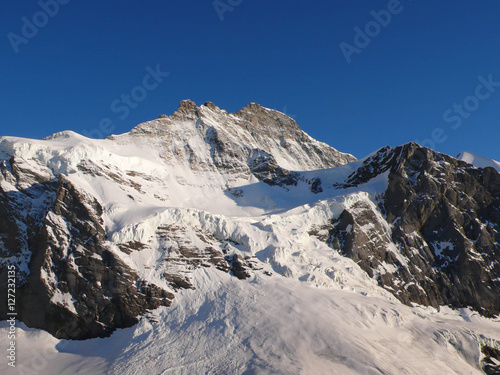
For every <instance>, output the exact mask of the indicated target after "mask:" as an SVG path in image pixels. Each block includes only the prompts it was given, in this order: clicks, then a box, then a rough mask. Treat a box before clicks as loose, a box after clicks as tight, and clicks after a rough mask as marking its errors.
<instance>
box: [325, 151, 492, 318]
mask: <svg viewBox="0 0 500 375" xmlns="http://www.w3.org/2000/svg"><path fill="white" fill-rule="evenodd" d="M381 173H388V181H389V183H388V188H387V190H386V192H385V194H384V195H383V196H382V197H380V201H379V207H378V208H376V207H375V205H373V207H371V206H370V205H367V204H366V203H364V202H358V203H356V204H354V205H353V206H352V207H350V208H349V209H346V210H345V211H344V212H343V213H342V214H341V215H340V218H339V219H338V221H336V222H335V223H332V224H331V225H330V237H329V239H328V241H329V243H330V244H331V246H332V247H333V248H335V249H337V250H339V251H341V252H342V253H343V254H345V255H346V256H348V257H350V258H352V259H354V260H355V261H356V262H358V264H359V265H360V266H361V267H362V268H363V269H364V270H365V271H366V272H367V273H368V274H369V275H370V276H372V277H374V278H376V279H377V280H378V282H379V284H380V285H381V286H383V287H385V288H386V289H387V290H389V291H391V292H392V293H393V294H394V295H395V296H396V297H397V298H398V299H400V300H401V301H402V302H404V303H411V302H416V303H419V304H423V305H431V306H435V307H437V306H439V305H449V306H452V307H467V306H470V307H472V308H474V309H475V310H477V311H479V312H480V313H482V314H484V315H486V316H493V315H496V314H498V313H499V312H500V231H499V230H500V174H499V173H498V172H497V171H496V170H494V169H493V168H486V169H478V168H474V167H472V166H470V165H468V164H466V163H464V162H461V161H458V160H456V159H454V158H452V157H449V156H447V155H443V154H439V153H437V152H434V151H432V150H430V149H427V148H423V147H420V146H418V145H417V144H414V143H413V144H407V145H404V146H401V147H397V148H395V149H390V148H384V149H381V150H380V151H379V152H378V153H376V154H375V155H373V156H372V157H371V158H369V159H367V160H366V161H365V162H364V164H363V166H362V167H360V168H359V169H358V170H357V171H356V172H354V173H353V174H352V175H351V176H349V178H348V179H347V181H346V184H345V185H344V186H357V185H359V184H362V183H364V182H367V181H369V180H371V179H372V178H373V177H375V176H377V175H379V174H381Z"/></svg>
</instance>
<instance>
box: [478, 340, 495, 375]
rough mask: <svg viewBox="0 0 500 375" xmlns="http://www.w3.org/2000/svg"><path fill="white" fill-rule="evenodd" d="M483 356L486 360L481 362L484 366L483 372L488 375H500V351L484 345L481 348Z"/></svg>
mask: <svg viewBox="0 0 500 375" xmlns="http://www.w3.org/2000/svg"><path fill="white" fill-rule="evenodd" d="M481 354H483V356H484V358H483V360H482V361H481V362H482V365H483V371H484V372H485V373H486V374H487V375H500V365H499V364H498V363H500V350H498V349H496V348H492V347H490V346H488V345H483V347H482V348H481Z"/></svg>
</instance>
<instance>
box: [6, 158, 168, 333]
mask: <svg viewBox="0 0 500 375" xmlns="http://www.w3.org/2000/svg"><path fill="white" fill-rule="evenodd" d="M9 164H10V165H9V166H5V168H4V172H5V173H3V178H4V179H5V180H9V181H10V182H11V183H13V184H15V186H16V187H17V188H18V190H17V191H8V192H6V191H4V190H3V189H0V190H1V191H0V208H1V210H2V212H3V213H5V215H2V219H1V220H0V233H1V234H2V239H3V242H2V252H3V253H2V255H3V256H5V255H11V256H19V257H28V259H25V263H28V264H29V274H28V273H27V272H18V275H17V276H18V289H17V302H18V304H17V312H18V319H20V320H21V321H23V322H24V323H26V324H27V325H28V326H30V327H35V328H42V329H45V330H47V331H48V332H50V333H51V334H53V335H54V336H56V337H58V338H65V339H85V338H90V337H96V336H100V337H103V336H107V335H109V334H110V333H111V332H112V331H113V330H115V329H116V328H122V327H129V326H131V325H133V324H135V323H136V322H137V316H139V315H141V314H143V313H145V312H146V311H147V310H148V309H154V308H157V307H159V306H162V305H163V306H168V305H170V303H171V300H172V298H173V295H172V294H171V293H169V292H167V291H165V290H162V289H160V288H159V287H157V286H156V285H152V284H148V283H145V282H144V281H142V280H139V277H138V276H137V275H136V274H135V273H134V272H133V271H132V270H131V269H130V268H129V267H128V266H127V265H125V264H124V263H123V262H122V261H121V260H120V258H119V257H118V256H117V255H116V254H115V253H114V251H113V250H112V249H110V248H109V247H108V246H107V245H106V242H105V232H104V228H103V223H102V218H101V215H102V208H101V206H100V204H99V203H98V202H97V201H96V200H95V199H94V198H93V197H91V196H89V195H87V194H85V193H83V192H81V191H79V190H78V189H77V188H75V187H74V186H73V185H72V184H71V182H69V181H68V180H66V179H65V178H64V177H63V176H60V177H59V179H50V178H49V177H53V176H49V175H45V176H43V175H38V176H31V175H32V173H33V172H30V173H26V175H22V174H20V173H19V171H20V170H21V166H22V162H17V161H16V160H11V161H10V163H9ZM19 164H21V165H19ZM10 171H12V172H10ZM26 171H27V170H26ZM42 172H45V171H43V170H42ZM35 177H37V178H35ZM35 181H39V182H35ZM32 183H34V184H33V185H30V184H32ZM23 186H27V187H26V188H25V189H23ZM40 197H42V198H45V205H43V206H41V207H42V208H40V207H38V209H37V211H34V212H32V213H31V215H28V216H27V217H22V212H23V211H22V210H20V208H21V207H20V206H21V205H23V206H24V207H31V206H33V200H34V199H40ZM42 211H43V212H42ZM5 252H7V254H5V255H4V253H5ZM26 254H27V255H26ZM5 273H6V267H5V265H3V266H2V270H1V273H0V276H1V277H2V278H4V277H5ZM5 308H6V306H5V305H2V306H1V308H0V318H1V319H6V317H7V316H6V312H7V311H6V309H5Z"/></svg>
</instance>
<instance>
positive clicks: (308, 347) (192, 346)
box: [0, 269, 500, 375]
mask: <svg viewBox="0 0 500 375" xmlns="http://www.w3.org/2000/svg"><path fill="white" fill-rule="evenodd" d="M353 272H356V271H353ZM196 287H197V289H196V290H194V291H193V290H188V291H183V292H182V293H180V295H178V296H177V297H176V299H175V302H174V305H173V306H171V307H170V308H161V309H159V310H156V311H154V312H152V313H151V314H150V315H149V316H148V317H144V318H143V319H142V320H141V322H140V323H139V324H138V325H137V326H135V327H132V328H128V329H122V330H118V331H117V332H115V333H114V334H113V336H111V337H109V338H105V339H92V340H87V341H84V342H81V341H59V340H56V339H54V338H53V337H51V336H50V335H48V334H47V333H45V332H43V331H38V330H32V329H28V328H26V327H25V326H22V328H19V329H18V343H19V346H18V353H19V357H18V363H19V364H20V365H21V367H20V368H19V370H20V369H23V370H25V371H26V372H25V373H30V372H28V370H29V369H33V370H36V372H35V373H37V374H61V375H63V374H68V375H69V374H120V375H132V374H186V375H187V374H189V375H191V374H394V375H396V374H418V375H423V374H429V375H433V374H450V375H451V374H464V375H470V374H481V373H482V372H481V371H480V368H479V361H480V357H481V354H480V351H479V349H478V348H479V347H480V346H481V344H483V343H490V344H491V342H492V339H493V340H500V329H499V324H498V322H495V321H492V320H488V319H485V318H481V317H479V316H478V315H477V314H474V313H471V312H470V311H468V310H466V309H464V310H462V311H450V310H448V309H443V310H442V311H441V312H437V311H436V310H434V309H432V308H428V309H424V308H421V307H413V308H412V307H408V306H403V305H401V304H400V303H398V302H396V301H394V300H390V299H385V298H383V297H368V296H365V295H363V294H362V293H361V294H360V293H352V292H351V291H345V290H339V289H330V288H317V287H312V286H310V285H308V284H307V283H302V282H300V281H298V280H295V279H287V278H283V277H281V276H276V277H271V278H265V277H255V278H253V279H252V280H251V281H250V282H246V281H240V280H237V279H235V278H234V277H231V276H230V275H227V274H223V273H220V272H216V271H214V270H212V269H200V270H198V271H197V272H196ZM362 291H363V289H360V290H359V292H362ZM2 324H3V326H5V324H4V323H2ZM4 331H5V329H2V335H1V336H0V337H1V338H0V342H1V343H2V347H4V346H6V345H7V342H6V340H5V337H6V335H5V334H4V333H5V332H4ZM495 345H496V346H497V347H498V344H495ZM4 368H5V367H4ZM4 373H7V374H17V373H19V372H17V371H11V370H10V369H7V372H4Z"/></svg>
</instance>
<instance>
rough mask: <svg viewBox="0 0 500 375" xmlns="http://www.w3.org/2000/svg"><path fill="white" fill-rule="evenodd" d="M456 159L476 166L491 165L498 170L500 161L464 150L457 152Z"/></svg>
mask: <svg viewBox="0 0 500 375" xmlns="http://www.w3.org/2000/svg"><path fill="white" fill-rule="evenodd" d="M457 159H459V160H462V161H465V162H466V163H469V164H472V165H473V166H475V167H478V168H486V167H492V168H495V169H496V170H497V171H499V172H500V162H498V161H496V160H493V159H489V158H486V157H484V156H481V155H477V154H473V153H471V152H465V151H464V152H461V153H460V154H458V156H457Z"/></svg>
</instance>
